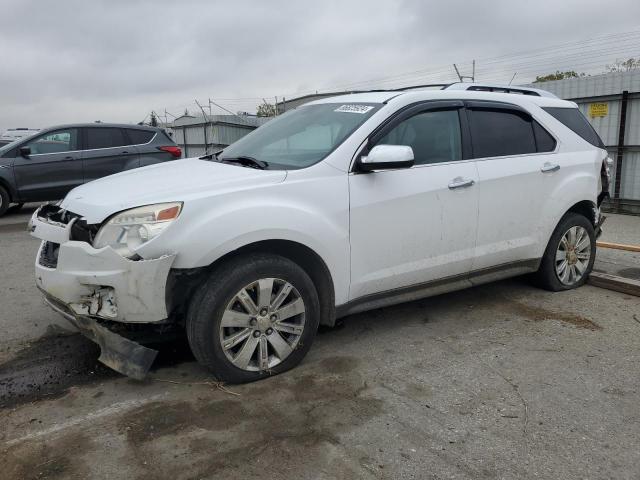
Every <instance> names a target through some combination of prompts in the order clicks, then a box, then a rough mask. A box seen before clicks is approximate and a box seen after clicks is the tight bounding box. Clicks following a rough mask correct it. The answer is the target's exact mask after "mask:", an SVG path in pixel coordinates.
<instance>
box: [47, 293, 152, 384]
mask: <svg viewBox="0 0 640 480" xmlns="http://www.w3.org/2000/svg"><path fill="white" fill-rule="evenodd" d="M42 293H43V294H44V296H45V301H46V302H47V304H49V306H50V307H51V308H53V309H54V310H55V311H57V312H58V313H60V314H61V315H62V316H64V317H65V318H66V319H67V320H68V321H69V322H70V323H71V324H73V325H74V326H75V327H76V328H77V329H78V330H79V331H80V333H82V334H83V335H84V336H85V337H87V338H88V339H89V340H91V341H93V342H95V343H97V344H98V345H99V346H100V357H99V358H98V360H99V361H100V362H101V363H103V364H105V365H106V366H108V367H109V368H112V369H113V370H115V371H116V372H119V373H121V374H123V375H126V376H128V377H131V378H135V379H136V380H143V379H144V378H145V377H146V375H147V372H148V371H149V368H151V365H152V364H153V361H154V360H155V358H156V355H157V354H158V352H157V351H156V350H153V349H151V348H147V347H144V346H142V345H140V344H138V343H136V342H134V341H132V340H129V339H128V338H125V337H123V336H121V335H118V334H117V333H114V332H112V331H111V330H109V329H108V328H106V327H105V326H103V325H101V324H100V323H99V322H98V321H97V320H96V319H94V318H91V317H87V316H83V315H76V314H74V312H72V311H71V310H69V308H68V307H66V306H65V305H64V304H62V303H60V302H59V301H57V300H56V299H55V298H53V297H51V296H50V295H47V293H46V292H44V291H43V292H42Z"/></svg>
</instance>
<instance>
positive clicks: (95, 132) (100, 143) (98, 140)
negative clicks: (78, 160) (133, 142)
mask: <svg viewBox="0 0 640 480" xmlns="http://www.w3.org/2000/svg"><path fill="white" fill-rule="evenodd" d="M123 145H127V141H126V140H125V138H124V134H123V132H122V130H121V129H119V128H108V127H104V128H87V146H86V148H87V150H93V149H96V148H111V147H121V146H123Z"/></svg>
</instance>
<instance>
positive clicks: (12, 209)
mask: <svg viewBox="0 0 640 480" xmlns="http://www.w3.org/2000/svg"><path fill="white" fill-rule="evenodd" d="M22 207H24V203H14V204H13V205H11V207H9V211H10V212H11V213H17V212H19V211H20V210H21V209H22Z"/></svg>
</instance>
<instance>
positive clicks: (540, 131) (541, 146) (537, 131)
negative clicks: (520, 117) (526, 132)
mask: <svg viewBox="0 0 640 480" xmlns="http://www.w3.org/2000/svg"><path fill="white" fill-rule="evenodd" d="M533 134H534V135H535V137H536V146H537V147H538V152H553V151H554V150H555V149H556V139H555V138H553V137H552V136H551V134H550V133H549V132H547V131H546V130H545V129H544V127H543V126H542V125H540V124H539V123H538V122H536V121H535V120H534V121H533Z"/></svg>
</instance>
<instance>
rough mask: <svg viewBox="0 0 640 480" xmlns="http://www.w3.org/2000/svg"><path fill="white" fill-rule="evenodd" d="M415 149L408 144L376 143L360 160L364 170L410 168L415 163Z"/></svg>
mask: <svg viewBox="0 0 640 480" xmlns="http://www.w3.org/2000/svg"><path fill="white" fill-rule="evenodd" d="M413 162H414V159H413V149H412V148H411V147H409V146H408V145H376V146H375V147H373V148H372V149H371V151H370V152H369V155H367V156H363V157H361V158H360V161H359V162H358V168H359V170H360V171H362V172H372V171H374V170H389V169H395V168H409V167H411V166H412V165H413Z"/></svg>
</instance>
